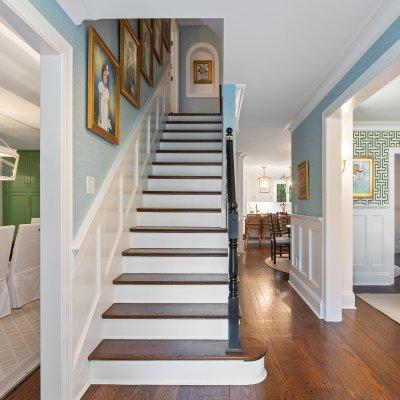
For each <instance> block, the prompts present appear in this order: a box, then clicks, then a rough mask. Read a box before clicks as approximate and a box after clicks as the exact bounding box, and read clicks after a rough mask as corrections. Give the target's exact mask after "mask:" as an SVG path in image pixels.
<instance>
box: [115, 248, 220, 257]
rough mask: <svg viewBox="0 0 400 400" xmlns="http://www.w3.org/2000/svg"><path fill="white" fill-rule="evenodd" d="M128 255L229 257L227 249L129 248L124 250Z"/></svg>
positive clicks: (125, 254) (123, 253)
mask: <svg viewBox="0 0 400 400" xmlns="http://www.w3.org/2000/svg"><path fill="white" fill-rule="evenodd" d="M122 255H123V256H128V257H143V256H144V257H227V256H228V250H226V249H170V248H164V249H163V248H162V249H148V248H143V249H133V248H131V249H127V250H125V251H123V252H122Z"/></svg>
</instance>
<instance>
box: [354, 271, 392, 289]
mask: <svg viewBox="0 0 400 400" xmlns="http://www.w3.org/2000/svg"><path fill="white" fill-rule="evenodd" d="M393 282H394V278H393V275H391V274H387V273H384V272H383V273H368V272H363V273H354V285H359V286H388V285H393Z"/></svg>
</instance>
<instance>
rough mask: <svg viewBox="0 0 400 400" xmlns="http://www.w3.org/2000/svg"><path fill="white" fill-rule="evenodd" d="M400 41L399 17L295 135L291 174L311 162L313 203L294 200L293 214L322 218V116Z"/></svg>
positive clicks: (293, 138) (294, 197) (293, 134)
mask: <svg viewBox="0 0 400 400" xmlns="http://www.w3.org/2000/svg"><path fill="white" fill-rule="evenodd" d="M399 39H400V17H399V18H397V19H396V20H395V21H394V22H393V24H392V25H391V26H390V27H389V28H388V29H387V30H386V31H385V32H384V33H383V34H382V36H381V37H380V38H379V39H378V40H377V41H376V42H375V43H374V44H373V45H372V46H371V47H370V48H369V49H368V50H367V51H366V52H365V53H364V55H363V56H362V57H361V58H360V59H359V60H358V61H357V63H356V64H355V65H354V66H353V68H351V70H350V71H349V72H348V73H347V74H346V75H345V76H344V77H343V78H342V79H341V80H340V82H339V83H338V84H337V85H336V86H335V87H334V88H333V89H332V90H331V91H330V92H329V93H328V94H327V95H326V96H325V97H324V99H323V100H322V101H321V102H320V103H319V104H318V106H317V107H316V108H315V109H314V110H313V111H312V112H311V113H310V114H309V115H308V117H307V118H306V119H305V120H304V121H303V122H302V123H301V124H300V126H299V127H298V128H297V129H296V130H295V131H294V132H293V133H292V166H293V167H292V170H293V175H294V178H296V174H297V165H298V164H299V163H300V162H302V161H304V160H309V162H310V199H309V200H299V199H298V198H297V193H294V196H293V206H294V207H293V210H295V209H296V208H295V206H297V213H298V214H302V215H311V216H316V217H321V216H322V112H323V111H324V110H325V109H326V108H327V107H328V106H329V105H330V104H331V103H332V102H333V101H334V100H335V99H337V98H338V97H339V96H340V95H341V94H342V93H343V92H344V91H345V90H346V89H347V88H348V87H349V86H350V85H351V84H352V83H353V82H354V81H355V80H356V79H358V78H359V77H360V75H362V74H363V73H364V72H365V71H366V70H367V69H368V68H369V67H370V66H371V65H372V64H373V63H374V62H375V61H376V60H377V59H378V58H379V57H381V56H382V55H383V54H384V53H385V52H386V51H387V50H388V49H389V48H390V47H391V46H392V45H393V44H394V43H395V42H397V41H398V40H399Z"/></svg>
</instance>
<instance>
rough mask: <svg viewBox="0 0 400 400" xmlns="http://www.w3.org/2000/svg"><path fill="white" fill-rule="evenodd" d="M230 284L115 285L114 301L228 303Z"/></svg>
mask: <svg viewBox="0 0 400 400" xmlns="http://www.w3.org/2000/svg"><path fill="white" fill-rule="evenodd" d="M227 302H228V285H114V303H227Z"/></svg>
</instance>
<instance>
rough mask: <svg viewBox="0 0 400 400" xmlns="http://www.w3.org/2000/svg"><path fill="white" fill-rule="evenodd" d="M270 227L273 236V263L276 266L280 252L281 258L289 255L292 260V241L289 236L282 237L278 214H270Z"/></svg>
mask: <svg viewBox="0 0 400 400" xmlns="http://www.w3.org/2000/svg"><path fill="white" fill-rule="evenodd" d="M269 227H270V234H271V258H272V261H273V263H274V264H276V257H277V254H278V252H279V257H282V256H283V255H284V254H285V253H287V254H288V257H289V259H290V244H291V240H290V237H288V236H282V234H281V231H280V228H279V221H278V216H277V215H276V214H269Z"/></svg>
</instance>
